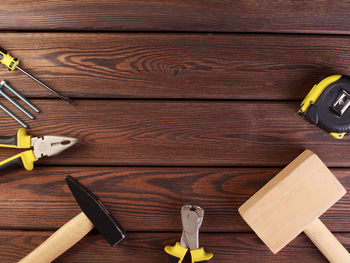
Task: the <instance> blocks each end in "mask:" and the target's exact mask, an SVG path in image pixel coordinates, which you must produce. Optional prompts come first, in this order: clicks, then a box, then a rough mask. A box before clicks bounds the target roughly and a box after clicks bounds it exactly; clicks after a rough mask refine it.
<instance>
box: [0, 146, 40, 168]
mask: <svg viewBox="0 0 350 263" xmlns="http://www.w3.org/2000/svg"><path fill="white" fill-rule="evenodd" d="M17 158H21V160H22V164H23V167H24V168H25V169H26V170H27V171H31V170H33V169H34V162H35V161H37V160H38V159H36V158H35V156H34V153H33V151H32V150H28V151H25V152H21V153H19V154H17V155H15V156H12V157H11V158H8V159H6V160H5V161H2V162H0V167H1V166H2V165H5V164H6V163H9V162H11V161H13V160H15V159H17Z"/></svg>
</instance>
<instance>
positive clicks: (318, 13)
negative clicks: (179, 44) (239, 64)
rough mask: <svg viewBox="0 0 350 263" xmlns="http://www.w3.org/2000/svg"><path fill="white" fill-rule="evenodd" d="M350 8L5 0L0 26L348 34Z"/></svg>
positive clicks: (320, 0)
mask: <svg viewBox="0 0 350 263" xmlns="http://www.w3.org/2000/svg"><path fill="white" fill-rule="evenodd" d="M349 11H350V4H349V2H347V1H337V2H336V4H334V2H333V1H327V0H316V1H307V0H302V1H293V0H279V1H259V0H249V1H244V0H240V1H230V0H223V1H219V2H216V1H200V0H193V1H174V0H171V1H164V0H152V1H144V0H141V1H140V0H137V1H125V0H124V1H121V0H118V1H108V0H99V1H97V0H89V1H68V0H49V1H34V2H33V1H25V0H20V1H11V0H3V1H2V2H1V9H0V29H2V30H46V31H47V30H74V31H78V30H84V31H85V30H86V31H95V30H100V31H101V30H109V31H200V32H203V31H204V32H207V31H209V32H300V33H337V34H339V33H341V34H348V33H349V31H350V23H349V22H350V19H349Z"/></svg>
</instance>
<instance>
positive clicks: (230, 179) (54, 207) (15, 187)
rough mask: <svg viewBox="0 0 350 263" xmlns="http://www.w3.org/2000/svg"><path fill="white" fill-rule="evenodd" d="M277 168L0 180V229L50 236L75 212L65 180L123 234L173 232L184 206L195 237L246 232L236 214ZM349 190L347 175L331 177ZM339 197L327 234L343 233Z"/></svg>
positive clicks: (87, 170) (48, 173)
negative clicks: (196, 212)
mask: <svg viewBox="0 0 350 263" xmlns="http://www.w3.org/2000/svg"><path fill="white" fill-rule="evenodd" d="M280 170H281V169H277V168H178V167H167V168H151V167H138V168H135V167H130V168H127V167H120V168H118V167H38V168H37V169H36V170H35V171H33V172H30V173H28V172H26V171H22V170H18V171H13V172H11V173H10V172H9V173H7V174H5V175H2V176H1V177H0V200H1V201H0V211H6V213H4V214H3V215H2V217H1V218H2V220H0V228H1V229H28V230H38V229H41V230H52V229H57V228H59V227H60V226H61V225H63V224H64V223H65V222H67V221H69V219H71V218H73V217H74V216H75V215H77V214H78V213H79V212H80V211H81V210H80V208H79V207H78V205H77V204H76V202H75V199H74V197H73V196H72V194H71V193H70V191H69V189H68V187H67V185H66V184H65V182H64V180H63V178H64V177H65V176H66V175H71V176H73V177H74V178H77V179H78V180H79V181H80V182H81V183H83V184H84V185H85V186H87V187H88V188H89V189H90V190H91V191H93V192H94V193H95V194H97V195H98V196H99V198H100V199H101V200H103V202H104V204H105V206H106V207H107V208H108V209H109V210H110V211H111V212H112V214H113V215H114V216H115V217H116V218H117V219H118V221H120V223H121V224H122V225H123V226H124V227H125V228H126V229H127V230H129V231H133V232H135V231H139V232H166V231H181V220H180V213H179V212H180V208H181V206H182V205H183V204H184V203H186V202H188V201H189V200H190V201H196V202H198V203H200V204H202V206H203V208H204V209H205V220H204V222H203V225H202V228H201V230H202V231H203V232H250V231H251V230H250V228H249V227H248V225H246V224H245V223H244V222H243V220H242V219H241V217H240V216H239V214H238V207H239V206H240V205H242V204H243V203H244V202H245V201H246V200H247V199H248V198H249V197H250V196H251V195H253V194H254V193H255V192H256V191H258V190H259V189H260V188H261V187H262V186H263V185H265V184H266V183H267V182H268V181H269V180H270V179H272V178H273V177H274V176H275V175H276V174H277V173H278V172H279V171H280ZM332 171H333V172H334V174H335V175H336V176H337V178H338V179H339V180H340V182H341V183H342V184H343V185H345V187H346V188H347V190H348V191H349V190H350V170H349V169H333V170H332ZM349 207H350V197H349V196H348V195H346V196H345V197H343V198H342V199H341V200H340V201H339V202H337V203H336V204H335V205H334V206H333V207H332V208H331V209H329V211H327V212H326V213H325V214H324V215H323V216H322V217H321V219H322V220H323V221H324V223H325V224H326V225H327V226H328V227H329V228H330V229H331V230H332V231H335V232H350V221H349V217H350V213H349Z"/></svg>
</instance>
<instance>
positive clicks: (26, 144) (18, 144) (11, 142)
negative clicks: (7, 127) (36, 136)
mask: <svg viewBox="0 0 350 263" xmlns="http://www.w3.org/2000/svg"><path fill="white" fill-rule="evenodd" d="M1 138H4V137H1ZM5 138H9V139H5V140H2V139H0V147H6V148H17V149H28V148H30V147H31V145H30V144H31V138H32V136H30V135H28V134H27V131H26V129H24V128H20V129H19V130H18V131H17V136H15V137H5Z"/></svg>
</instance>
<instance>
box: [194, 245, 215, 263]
mask: <svg viewBox="0 0 350 263" xmlns="http://www.w3.org/2000/svg"><path fill="white" fill-rule="evenodd" d="M190 253H191V257H192V263H195V262H203V261H209V260H210V259H212V257H213V256H214V255H213V253H207V252H205V251H204V248H203V247H201V248H198V249H193V250H190Z"/></svg>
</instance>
